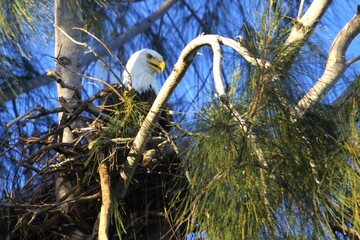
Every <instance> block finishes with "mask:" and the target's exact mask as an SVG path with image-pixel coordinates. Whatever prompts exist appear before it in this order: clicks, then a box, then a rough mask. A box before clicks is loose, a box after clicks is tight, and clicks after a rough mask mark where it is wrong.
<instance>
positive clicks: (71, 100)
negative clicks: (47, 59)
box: [54, 0, 82, 213]
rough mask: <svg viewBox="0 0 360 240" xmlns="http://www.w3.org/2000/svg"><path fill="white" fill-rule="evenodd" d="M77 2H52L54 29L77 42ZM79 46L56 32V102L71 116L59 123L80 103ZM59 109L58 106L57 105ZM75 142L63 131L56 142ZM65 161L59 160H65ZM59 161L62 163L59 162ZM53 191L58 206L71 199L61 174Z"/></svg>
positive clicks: (70, 190) (66, 179)
mask: <svg viewBox="0 0 360 240" xmlns="http://www.w3.org/2000/svg"><path fill="white" fill-rule="evenodd" d="M79 6H80V2H79V1H78V0H55V1H54V17H55V26H57V27H59V28H61V29H63V30H64V31H65V32H66V33H67V34H69V35H70V36H71V37H73V38H75V39H79V40H80V37H81V36H80V32H79V31H76V30H73V29H72V28H73V27H79V26H80V22H81V19H80V17H79V11H78V8H79ZM81 56H82V49H81V46H79V45H77V44H75V43H73V42H72V41H71V40H70V39H68V38H67V37H66V36H65V35H64V34H63V33H61V32H60V31H59V29H58V28H56V29H55V57H56V61H55V62H56V64H55V65H56V68H55V72H56V73H57V74H58V76H60V79H59V81H62V82H63V83H65V84H60V83H58V84H57V93H58V98H59V99H63V100H65V101H66V105H67V106H70V112H66V113H65V112H64V113H62V112H60V113H59V115H58V117H59V119H58V120H59V123H60V122H61V121H62V119H66V118H67V117H68V116H70V115H71V109H73V108H74V107H75V106H76V104H77V103H78V101H79V100H80V99H81V96H79V92H80V91H75V90H74V89H79V90H80V89H81V77H80V76H79V75H78V74H76V73H77V72H81ZM61 85H63V86H64V85H66V86H72V87H71V89H69V88H64V87H62V86H61ZM59 106H61V104H60V102H59ZM73 140H74V135H73V133H72V132H71V130H70V128H68V127H67V128H65V129H64V131H63V134H62V138H61V139H59V142H71V141H73ZM64 158H65V157H62V159H64ZM60 161H61V160H60ZM55 191H56V200H57V201H58V202H61V201H64V200H69V199H72V198H73V196H74V195H73V194H74V193H73V186H72V184H71V179H70V178H69V176H65V175H64V174H61V173H59V174H57V175H56V177H55ZM62 211H63V212H64V213H67V212H68V211H69V206H68V204H63V205H62Z"/></svg>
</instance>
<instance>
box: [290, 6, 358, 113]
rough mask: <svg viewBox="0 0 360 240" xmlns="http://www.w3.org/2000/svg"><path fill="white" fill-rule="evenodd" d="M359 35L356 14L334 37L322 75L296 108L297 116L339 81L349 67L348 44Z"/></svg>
mask: <svg viewBox="0 0 360 240" xmlns="http://www.w3.org/2000/svg"><path fill="white" fill-rule="evenodd" d="M359 33H360V12H358V13H356V15H355V16H354V17H353V18H352V19H351V20H350V21H349V22H348V23H347V24H346V25H345V27H344V28H343V29H342V30H341V31H340V32H339V34H338V35H337V36H336V38H335V40H334V42H333V44H332V46H331V48H330V52H329V56H328V59H327V61H326V66H325V70H324V73H323V74H322V76H321V77H320V79H319V80H318V81H317V82H316V83H315V85H314V86H313V87H312V88H311V89H310V90H309V91H308V92H307V93H306V94H305V96H304V97H303V98H302V99H301V100H300V101H299V103H298V104H297V106H296V113H297V115H298V116H300V117H301V116H303V115H304V113H305V112H306V111H307V110H308V109H309V108H310V107H311V106H312V105H314V104H315V103H317V102H319V101H320V100H321V99H322V98H323V96H325V95H326V93H327V92H328V91H329V90H330V89H331V88H332V87H333V86H334V85H335V83H336V82H337V81H338V80H339V79H340V77H341V75H342V74H343V73H344V72H345V70H346V69H347V67H348V66H349V65H347V64H346V62H345V53H346V51H347V49H348V47H349V45H350V43H351V42H352V41H353V40H354V38H355V37H356V36H357V35H359Z"/></svg>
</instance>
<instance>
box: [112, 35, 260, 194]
mask: <svg viewBox="0 0 360 240" xmlns="http://www.w3.org/2000/svg"><path fill="white" fill-rule="evenodd" d="M216 42H217V43H216ZM219 43H220V44H223V45H227V46H230V47H231V48H233V49H235V50H236V51H238V52H239V53H240V54H241V55H242V56H243V57H244V58H245V59H246V60H248V61H250V62H251V63H252V64H254V65H258V62H259V61H258V60H257V59H255V58H254V57H252V56H251V54H249V52H248V51H247V50H246V48H244V47H242V46H240V45H239V43H237V42H236V41H234V40H231V39H228V38H224V37H220V36H217V35H202V36H199V37H197V38H196V39H194V40H192V41H191V42H190V43H189V44H188V45H187V46H186V47H185V48H184V49H183V51H182V52H181V55H180V57H179V59H178V61H177V62H176V64H175V65H174V69H173V71H172V73H171V74H170V76H169V77H168V78H167V80H166V81H165V83H164V85H163V87H162V88H161V90H160V92H159V94H158V95H157V97H156V99H155V101H154V103H153V105H152V107H151V109H150V111H149V112H148V114H147V116H146V118H145V120H144V122H143V124H142V126H141V128H140V130H139V132H138V134H137V135H136V137H135V139H134V142H133V145H132V147H131V149H130V152H129V154H128V156H127V159H126V161H125V163H124V169H123V170H122V171H121V172H120V175H121V178H120V180H119V183H118V186H117V187H116V189H117V190H118V191H119V195H118V196H119V197H120V198H124V196H125V194H126V191H127V188H128V186H129V183H130V180H131V178H132V176H133V174H134V171H135V168H136V166H137V165H138V163H139V161H140V158H141V156H142V153H143V151H144V149H145V146H146V144H147V142H148V140H149V138H150V136H151V132H152V129H153V127H154V125H155V123H156V122H157V120H158V118H159V115H160V113H161V109H164V107H165V105H166V103H167V101H168V99H169V98H170V96H171V94H172V93H173V91H174V90H175V88H176V86H177V85H178V84H179V82H180V81H181V79H182V78H183V76H184V75H185V73H186V71H187V69H188V68H189V66H190V64H191V63H192V61H193V59H194V56H195V54H196V51H197V50H198V49H199V48H200V47H202V46H204V45H211V46H212V47H215V51H214V54H217V56H215V59H214V64H215V65H214V69H215V70H214V81H215V85H216V86H217V90H218V91H220V96H224V97H225V92H224V91H223V86H221V85H222V80H221V75H220V76H219V74H220V73H219V71H218V70H219V68H221V65H220V64H221V63H220V62H221V61H220V60H221V55H220V47H219V46H218V44H219ZM215 60H216V61H215ZM223 99H224V98H223Z"/></svg>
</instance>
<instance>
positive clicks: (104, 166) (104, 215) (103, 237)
mask: <svg viewBox="0 0 360 240" xmlns="http://www.w3.org/2000/svg"><path fill="white" fill-rule="evenodd" d="M103 159H104V153H103V151H100V164H99V177H100V186H101V203H102V204H101V210H100V219H99V238H98V239H99V240H107V239H108V230H109V224H110V208H111V194H110V180H109V167H108V163H107V162H106V161H103Z"/></svg>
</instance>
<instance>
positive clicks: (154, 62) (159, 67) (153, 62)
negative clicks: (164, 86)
mask: <svg viewBox="0 0 360 240" xmlns="http://www.w3.org/2000/svg"><path fill="white" fill-rule="evenodd" d="M147 62H148V64H149V66H150V67H151V68H152V69H153V70H154V71H155V72H157V73H162V72H163V71H164V69H165V67H166V64H165V62H164V60H159V59H156V58H151V59H148V60H147Z"/></svg>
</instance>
